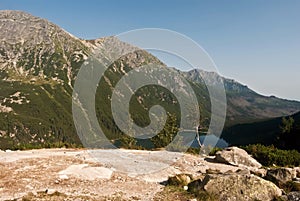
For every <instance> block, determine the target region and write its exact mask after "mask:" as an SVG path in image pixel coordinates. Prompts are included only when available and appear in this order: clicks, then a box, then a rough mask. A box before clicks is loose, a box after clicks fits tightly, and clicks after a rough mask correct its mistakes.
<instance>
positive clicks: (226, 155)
mask: <svg viewBox="0 0 300 201" xmlns="http://www.w3.org/2000/svg"><path fill="white" fill-rule="evenodd" d="M215 160H216V161H217V162H219V163H225V164H230V165H233V166H240V167H251V168H260V167H261V166H262V165H261V164H260V163H259V162H257V161H256V160H255V159H254V158H252V157H251V156H250V155H249V154H248V153H247V152H246V151H245V150H243V149H240V148H238V147H228V148H226V149H224V150H222V151H218V152H217V153H216V157H215Z"/></svg>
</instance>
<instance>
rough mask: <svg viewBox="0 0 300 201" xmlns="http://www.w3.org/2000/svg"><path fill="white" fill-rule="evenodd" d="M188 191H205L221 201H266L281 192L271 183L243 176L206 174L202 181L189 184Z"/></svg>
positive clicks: (253, 176) (255, 177)
mask: <svg viewBox="0 0 300 201" xmlns="http://www.w3.org/2000/svg"><path fill="white" fill-rule="evenodd" d="M189 190H191V191H192V192H193V193H197V191H198V192H201V191H203V190H205V191H206V192H207V193H208V194H210V195H214V196H216V197H218V198H219V200H222V201H250V200H264V201H268V200H273V199H274V198H275V197H279V196H281V195H282V191H281V190H280V189H279V188H278V187H277V186H276V185H275V184H273V183H272V182H270V181H266V180H264V179H262V178H260V177H258V176H255V175H244V174H228V175H226V174H214V175H210V174H208V175H206V176H205V178H204V179H203V181H194V182H192V183H190V185H189Z"/></svg>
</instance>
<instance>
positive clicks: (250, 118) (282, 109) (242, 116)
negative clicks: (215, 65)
mask: <svg viewBox="0 0 300 201" xmlns="http://www.w3.org/2000/svg"><path fill="white" fill-rule="evenodd" d="M185 76H186V78H187V79H189V80H191V81H192V82H195V83H204V82H203V79H201V78H205V80H207V83H208V85H211V86H215V85H216V80H218V81H223V83H224V88H225V91H226V98H227V121H226V125H227V126H231V125H234V124H237V123H243V122H244V123H246V122H255V121H257V120H264V119H270V118H274V117H280V116H285V115H291V114H293V113H295V112H297V111H299V102H297V101H290V100H285V99H280V98H277V97H275V96H270V97H268V96H263V95H260V94H258V93H256V92H255V91H253V90H251V89H249V88H248V87H247V86H245V85H242V84H240V83H238V82H236V81H234V80H232V79H227V78H224V77H222V76H220V75H218V74H217V73H215V72H206V71H203V70H191V71H189V72H187V73H185Z"/></svg>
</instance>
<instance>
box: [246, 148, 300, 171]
mask: <svg viewBox="0 0 300 201" xmlns="http://www.w3.org/2000/svg"><path fill="white" fill-rule="evenodd" d="M242 148H243V149H245V150H246V151H247V152H248V153H249V154H250V155H252V157H253V158H255V159H256V160H257V161H258V162H260V163H261V164H262V165H264V166H273V165H276V166H290V167H294V166H299V165H300V153H299V152H298V151H296V150H281V149H277V148H275V147H274V146H264V145H261V144H255V145H248V146H244V147H242Z"/></svg>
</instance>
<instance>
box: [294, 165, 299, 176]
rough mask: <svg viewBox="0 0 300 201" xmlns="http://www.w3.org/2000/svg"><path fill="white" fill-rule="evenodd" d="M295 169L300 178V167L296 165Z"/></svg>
mask: <svg viewBox="0 0 300 201" xmlns="http://www.w3.org/2000/svg"><path fill="white" fill-rule="evenodd" d="M294 170H295V171H296V176H297V177H298V178H300V167H295V168H294Z"/></svg>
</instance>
